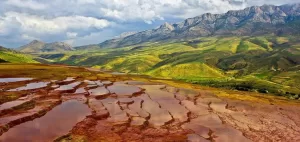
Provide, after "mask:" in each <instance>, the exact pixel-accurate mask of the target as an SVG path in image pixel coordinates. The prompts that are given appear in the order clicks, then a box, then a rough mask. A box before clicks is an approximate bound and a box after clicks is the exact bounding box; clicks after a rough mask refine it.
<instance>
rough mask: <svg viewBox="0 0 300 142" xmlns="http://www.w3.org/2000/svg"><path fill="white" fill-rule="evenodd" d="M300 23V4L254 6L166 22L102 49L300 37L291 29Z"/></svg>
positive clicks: (104, 45)
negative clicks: (236, 38) (209, 39)
mask: <svg viewBox="0 0 300 142" xmlns="http://www.w3.org/2000/svg"><path fill="white" fill-rule="evenodd" d="M299 19H300V4H292V5H282V6H274V5H263V6H252V7H248V8H245V9H243V10H231V11H228V12H227V13H224V14H211V13H205V14H202V15H199V16H197V17H194V18H188V19H186V20H184V21H182V22H179V23H176V24H169V23H167V22H166V23H164V24H163V25H161V26H160V27H159V28H156V29H153V30H147V31H142V32H139V33H136V34H133V35H131V36H128V37H125V38H118V39H113V40H107V41H105V42H103V44H102V43H100V44H99V45H100V47H102V48H105V47H123V46H129V45H133V44H140V43H143V42H157V41H161V40H164V41H165V40H176V39H190V38H199V37H203V36H222V35H226V36H228V35H238V36H241V35H247V36H251V35H263V34H279V33H280V34H300V29H297V28H299V27H291V25H292V24H289V23H292V22H297V20H299ZM295 28H296V29H295Z"/></svg>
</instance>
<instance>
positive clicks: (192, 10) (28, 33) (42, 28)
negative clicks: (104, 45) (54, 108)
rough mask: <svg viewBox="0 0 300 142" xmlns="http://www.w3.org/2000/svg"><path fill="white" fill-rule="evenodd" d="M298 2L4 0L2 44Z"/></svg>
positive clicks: (86, 38)
mask: <svg viewBox="0 0 300 142" xmlns="http://www.w3.org/2000/svg"><path fill="white" fill-rule="evenodd" d="M297 2H300V0H272V1H270V0H0V42H1V43H3V44H4V45H9V46H12V45H21V44H23V43H24V42H28V41H29V40H31V39H34V38H36V37H38V38H40V39H41V40H43V41H46V42H49V41H53V40H60V41H65V40H66V41H69V40H70V41H69V42H70V43H71V40H72V43H74V45H82V44H90V43H99V42H101V41H103V40H105V39H108V38H110V37H114V36H116V35H114V34H118V33H120V31H118V30H120V29H122V32H124V30H123V29H128V31H131V30H132V29H135V30H136V28H132V27H141V28H139V29H143V27H147V28H151V26H152V27H154V26H158V25H157V23H163V22H164V20H170V19H172V20H173V19H176V20H177V21H180V20H183V19H186V18H190V17H194V16H198V15H201V14H203V13H207V12H211V13H223V12H226V11H228V10H235V9H242V8H245V7H247V6H252V5H263V4H276V5H280V4H285V3H297ZM172 22H174V21H172ZM175 22H176V21H175ZM148 24H150V25H148ZM151 24H153V25H151ZM114 25H117V26H118V27H119V26H121V27H119V29H118V28H116V27H115V26H114ZM122 26H123V27H122ZM126 26H128V27H126ZM130 28H132V29H130ZM107 29H108V30H107ZM103 30H106V32H103ZM108 31H109V32H108ZM108 33H109V34H108ZM8 39H10V40H8ZM12 39H13V40H12Z"/></svg>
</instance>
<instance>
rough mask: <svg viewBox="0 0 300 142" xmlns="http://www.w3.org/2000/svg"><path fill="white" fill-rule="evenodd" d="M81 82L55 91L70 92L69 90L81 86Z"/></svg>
mask: <svg viewBox="0 0 300 142" xmlns="http://www.w3.org/2000/svg"><path fill="white" fill-rule="evenodd" d="M80 84H81V82H74V83H71V84H67V85H62V86H60V87H59V88H57V89H55V91H68V90H73V89H74V88H75V87H77V86H79V85H80Z"/></svg>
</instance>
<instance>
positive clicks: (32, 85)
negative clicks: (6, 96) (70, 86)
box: [8, 82, 49, 91]
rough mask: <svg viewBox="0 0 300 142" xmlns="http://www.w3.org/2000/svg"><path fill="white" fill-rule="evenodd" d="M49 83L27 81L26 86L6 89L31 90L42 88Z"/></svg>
mask: <svg viewBox="0 0 300 142" xmlns="http://www.w3.org/2000/svg"><path fill="white" fill-rule="evenodd" d="M48 84H49V82H37V83H29V84H27V85H26V86H23V87H19V88H16V89H11V90H8V91H24V90H32V89H39V88H44V87H46V86H47V85H48Z"/></svg>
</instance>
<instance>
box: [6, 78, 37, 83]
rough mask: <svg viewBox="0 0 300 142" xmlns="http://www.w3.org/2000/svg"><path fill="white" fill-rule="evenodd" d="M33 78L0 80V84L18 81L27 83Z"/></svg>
mask: <svg viewBox="0 0 300 142" xmlns="http://www.w3.org/2000/svg"><path fill="white" fill-rule="evenodd" d="M32 79H33V78H0V83H10V82H18V81H28V80H32Z"/></svg>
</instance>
